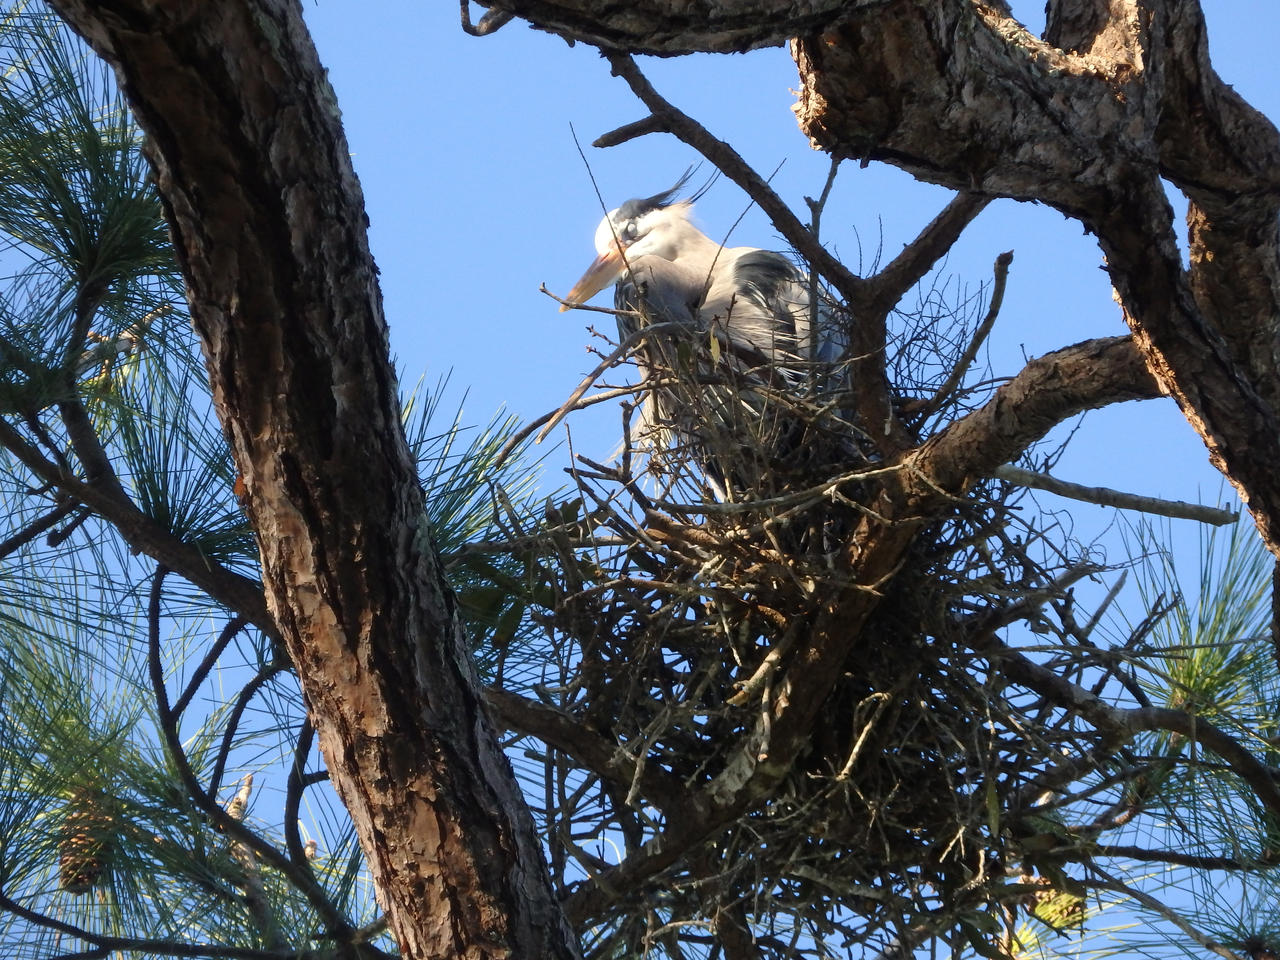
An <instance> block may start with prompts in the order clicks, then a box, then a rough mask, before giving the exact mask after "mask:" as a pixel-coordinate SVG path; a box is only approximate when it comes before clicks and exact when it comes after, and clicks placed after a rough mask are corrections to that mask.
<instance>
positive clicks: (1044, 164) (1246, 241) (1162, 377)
mask: <svg viewBox="0 0 1280 960" xmlns="http://www.w3.org/2000/svg"><path fill="white" fill-rule="evenodd" d="M1047 35H1048V36H1049V37H1051V38H1052V39H1053V40H1054V41H1055V42H1056V43H1058V44H1061V47H1058V46H1054V45H1052V44H1050V43H1048V42H1044V41H1040V40H1037V39H1036V38H1034V37H1032V36H1031V35H1030V34H1028V33H1027V32H1026V31H1025V30H1023V29H1022V27H1021V26H1020V25H1019V24H1017V23H1016V21H1013V20H1012V19H1009V18H1008V17H1005V16H1003V15H1002V14H1000V13H998V12H996V11H994V10H992V9H991V8H990V7H987V6H984V5H982V4H980V3H976V2H974V0H946V2H941V3H938V2H933V0H898V2H894V3H889V4H883V5H878V6H875V7H872V6H867V5H863V6H860V7H858V8H857V9H855V10H853V11H851V12H850V14H849V16H848V17H846V18H845V19H844V20H843V21H842V22H841V23H839V24H838V25H835V26H833V27H831V28H830V29H828V30H827V31H825V32H824V33H822V34H821V35H817V36H813V35H811V36H806V37H801V38H800V39H797V40H796V41H795V42H794V45H793V52H794V54H795V57H796V62H797V64H798V65H799V67H800V74H801V80H802V84H803V87H802V91H801V96H800V102H799V104H798V106H797V114H798V116H799V118H800V123H801V127H802V128H803V129H804V130H805V132H806V133H808V134H809V136H810V137H811V138H812V140H813V142H814V145H815V146H818V147H820V148H821V149H824V150H827V151H828V152H830V153H832V154H833V155H834V156H837V157H857V158H859V159H877V160H885V161H887V162H890V163H893V164H895V165H897V166H900V167H902V168H904V169H906V170H908V171H909V172H911V173H912V174H913V175H915V176H916V177H918V178H920V179H923V180H929V181H932V182H934V183H940V184H944V185H946V186H950V187H954V188H956V189H968V190H977V191H980V192H984V193H990V194H994V195H998V196H1007V197H1014V198H1016V199H1020V200H1038V201H1041V202H1044V203H1049V204H1052V205H1053V206H1055V207H1057V208H1058V209H1059V210H1062V211H1063V212H1064V213H1066V214H1068V215H1069V216H1072V217H1075V218H1077V219H1079V220H1080V221H1081V222H1082V223H1083V224H1084V225H1085V226H1086V227H1087V228H1088V229H1089V230H1090V231H1092V232H1093V233H1095V234H1096V235H1097V237H1098V242H1099V245H1100V246H1101V247H1102V249H1103V251H1104V253H1105V254H1106V257H1107V269H1108V271H1109V273H1110V276H1111V280H1112V284H1113V285H1114V287H1115V290H1116V293H1117V297H1118V299H1119V301H1120V304H1121V307H1122V309H1123V312H1124V317H1125V320H1126V322H1127V323H1128V324H1129V327H1130V329H1131V330H1132V331H1133V334H1134V339H1135V342H1136V343H1137V344H1138V346H1139V348H1140V349H1141V350H1142V352H1143V355H1144V357H1145V358H1146V361H1147V364H1148V366H1149V367H1150V368H1151V370H1152V372H1153V373H1154V374H1155V376H1156V377H1157V378H1158V380H1159V381H1160V383H1161V385H1162V386H1163V387H1164V389H1165V390H1166V391H1167V392H1168V393H1169V394H1170V395H1172V396H1173V397H1174V399H1175V400H1177V402H1178V404H1179V406H1180V407H1181V408H1182V411H1183V413H1184V415H1185V416H1186V417H1187V419H1188V421H1189V422H1190V423H1191V425H1192V426H1193V427H1194V428H1195V429H1196V431H1197V432H1198V433H1199V434H1200V436H1201V438H1202V439H1203V440H1204V442H1205V445H1206V446H1207V447H1208V448H1209V454H1210V458H1211V459H1212V460H1213V462H1214V463H1215V465H1217V466H1218V467H1219V469H1221V470H1222V471H1223V473H1225V474H1226V475H1227V477H1228V478H1229V479H1230V480H1231V482H1232V483H1233V484H1234V485H1235V486H1236V488H1237V489H1238V490H1239V491H1240V493H1241V496H1242V497H1243V498H1244V499H1245V502H1246V503H1248V504H1249V506H1250V509H1251V510H1252V511H1253V514H1254V517H1255V519H1256V520H1257V522H1258V527H1259V530H1260V531H1261V533H1262V536H1263V539H1264V540H1265V541H1266V542H1267V544H1268V546H1269V547H1270V548H1271V549H1272V551H1273V552H1280V479H1278V477H1277V473H1276V470H1275V464H1277V463H1280V366H1278V364H1277V339H1276V338H1277V333H1278V332H1280V331H1278V329H1277V326H1278V320H1280V306H1278V305H1280V228H1278V227H1277V214H1278V213H1280V134H1278V133H1277V131H1276V129H1275V127H1274V126H1273V125H1272V124H1271V123H1270V122H1269V121H1267V120H1266V118H1265V117H1263V116H1262V115H1261V114H1259V113H1258V112H1257V111H1255V110H1253V109H1252V108H1251V107H1249V105H1248V104H1246V103H1245V102H1244V101H1243V100H1242V99H1241V98H1240V97H1239V96H1238V95H1237V94H1236V93H1235V92H1234V91H1232V90H1231V89H1230V88H1229V87H1228V86H1227V85H1226V84H1224V83H1223V82H1222V81H1221V79H1219V78H1218V76H1217V74H1216V73H1215V72H1214V71H1213V68H1212V65H1211V64H1210V62H1209V55H1208V45H1207V41H1206V39H1205V29H1204V20H1203V16H1202V14H1201V12H1200V8H1199V5H1198V4H1197V3H1194V2H1174V0H1169V2H1162V0H1124V2H1114V3H1110V4H1101V3H1086V2H1082V0H1072V2H1066V0H1063V2H1058V3H1051V4H1050V18H1049V30H1048V31H1047ZM1162 178H1165V179H1167V180H1170V181H1172V182H1173V183H1174V184H1175V185H1176V186H1178V187H1179V188H1180V189H1182V190H1183V191H1184V192H1185V193H1186V194H1187V196H1188V198H1189V199H1190V200H1191V211H1190V214H1189V227H1190V236H1191V249H1190V267H1189V269H1187V268H1184V267H1183V265H1182V255H1181V251H1180V250H1179V249H1178V244H1177V240H1176V234H1175V232H1174V227H1173V222H1172V221H1173V215H1172V210H1171V208H1170V207H1169V204H1168V201H1167V199H1166V198H1165V194H1164V189H1163V184H1162Z"/></svg>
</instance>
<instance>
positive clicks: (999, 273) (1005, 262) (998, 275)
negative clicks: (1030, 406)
mask: <svg viewBox="0 0 1280 960" xmlns="http://www.w3.org/2000/svg"><path fill="white" fill-rule="evenodd" d="M1011 263H1013V251H1012V250H1009V251H1006V252H1004V253H1002V254H1000V256H998V257H996V264H995V271H994V272H995V279H994V281H993V283H992V286H991V302H990V303H989V304H988V305H987V315H986V316H985V317H983V318H982V322H981V323H980V324H978V329H977V330H975V331H974V334H973V339H971V340H970V341H969V345H968V346H967V347H965V349H964V353H962V354H961V355H960V359H958V360H957V361H956V363H955V365H954V366H953V367H952V368H951V373H950V374H948V375H947V379H946V381H945V382H944V383H943V384H942V386H941V387H939V388H938V391H937V393H935V394H934V395H933V396H932V397H930V398H929V399H928V400H927V401H925V402H924V403H923V404H921V405H920V406H919V407H914V405H913V404H910V403H909V404H905V405H904V406H903V408H902V412H903V413H904V414H909V415H913V416H918V417H919V418H920V419H921V420H923V419H925V418H926V417H928V416H930V415H932V414H934V413H936V412H937V411H938V410H939V409H941V407H942V405H943V404H944V403H946V402H947V399H948V398H949V397H950V396H951V395H952V394H953V393H954V392H955V390H956V388H957V387H959V386H960V382H961V381H962V380H964V375H965V374H966V373H968V372H969V367H970V366H971V365H972V364H973V361H974V360H975V359H976V358H977V356H978V351H979V350H980V349H981V348H982V344H983V343H984V342H985V341H986V339H987V336H988V335H989V334H990V333H991V328H992V327H994V326H995V323H996V317H997V316H999V314H1000V305H1001V304H1002V303H1003V302H1004V288H1005V283H1006V282H1007V281H1008V279H1009V265H1010V264H1011ZM913 407H914V408H913Z"/></svg>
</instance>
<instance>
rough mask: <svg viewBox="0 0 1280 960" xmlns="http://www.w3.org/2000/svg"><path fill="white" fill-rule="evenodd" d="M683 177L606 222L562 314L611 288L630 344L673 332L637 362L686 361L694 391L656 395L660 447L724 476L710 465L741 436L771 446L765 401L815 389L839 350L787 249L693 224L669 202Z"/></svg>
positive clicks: (774, 418) (652, 342) (678, 204)
mask: <svg viewBox="0 0 1280 960" xmlns="http://www.w3.org/2000/svg"><path fill="white" fill-rule="evenodd" d="M685 179H687V177H686V178H682V179H681V181H680V183H677V184H676V186H674V187H672V188H671V189H670V190H665V191H663V192H662V193H659V194H656V195H655V196H652V197H647V198H643V199H636V200H628V201H627V202H626V203H624V204H622V206H620V207H618V208H617V209H616V210H613V211H611V212H610V213H609V214H608V215H607V216H606V217H605V218H604V220H603V221H601V223H600V226H599V227H598V228H597V230H596V236H595V245H596V250H597V252H598V253H599V257H598V258H597V259H596V261H595V263H593V264H592V266H591V267H590V268H589V269H588V270H587V272H586V274H584V275H583V277H582V279H581V280H579V281H578V283H577V284H576V285H575V286H574V288H573V289H572V290H571V291H570V292H569V294H568V296H567V298H566V299H567V300H568V301H569V304H567V305H566V306H565V307H562V309H567V308H568V306H570V305H576V304H578V303H581V302H584V301H585V300H587V299H589V298H590V297H591V296H593V295H594V294H595V293H596V292H598V291H599V290H601V289H603V288H604V287H605V286H607V285H608V284H610V283H614V282H616V284H617V285H616V288H615V294H614V303H615V306H616V307H617V308H618V310H619V314H618V333H619V336H620V337H621V338H622V339H623V340H626V338H628V337H632V336H634V335H635V334H636V333H637V332H638V331H639V330H641V329H643V328H645V327H646V326H650V325H653V324H674V325H676V326H675V329H674V330H673V329H671V328H668V329H667V331H666V332H665V333H663V334H661V335H660V334H657V333H655V334H653V335H651V336H648V337H645V338H643V340H642V341H641V342H640V344H639V346H638V348H637V350H636V357H637V360H638V362H639V364H640V367H641V370H642V372H643V373H644V375H645V376H646V378H652V377H654V376H655V375H661V374H666V375H670V374H671V373H672V372H676V371H681V367H682V364H681V359H680V358H681V357H684V358H685V362H684V363H683V371H682V372H683V373H686V374H687V373H693V374H694V378H693V379H694V383H693V385H692V388H684V389H672V388H670V387H663V388H657V389H654V390H653V391H651V398H650V399H651V402H650V405H649V411H648V421H649V423H650V425H651V426H652V427H654V428H656V429H657V430H658V431H660V433H661V436H660V437H659V438H658V443H659V445H660V446H664V447H667V448H670V447H671V446H673V441H683V444H684V445H691V446H692V447H693V450H692V451H691V452H692V455H693V456H694V457H695V458H696V459H697V460H699V461H701V463H702V465H703V467H704V468H706V469H708V470H709V471H710V472H711V473H714V474H720V475H721V476H723V475H724V474H725V471H724V470H723V469H717V468H715V466H714V465H713V463H712V462H711V461H713V460H716V459H722V458H723V456H724V455H726V454H730V453H732V448H733V447H734V446H735V445H739V446H740V445H742V444H743V443H745V442H747V441H749V440H751V439H752V438H751V437H745V436H742V435H741V434H742V432H743V431H744V430H745V431H748V432H750V433H752V434H754V439H755V440H756V441H757V443H756V446H764V447H765V448H767V447H768V446H769V445H775V446H776V441H777V438H778V432H779V431H778V423H779V417H778V414H777V411H776V410H775V411H769V410H768V409H767V408H768V405H767V404H766V403H764V402H763V401H762V397H763V396H767V395H769V393H770V391H774V395H775V396H776V395H777V391H786V392H788V393H793V394H798V393H801V392H804V391H806V390H810V389H811V388H812V387H813V386H814V385H815V384H816V383H818V382H819V381H820V380H822V379H823V378H824V376H825V374H822V373H819V372H817V371H820V370H825V371H826V373H828V374H829V372H830V365H831V364H832V363H833V362H834V361H835V360H836V359H837V355H838V352H839V351H838V345H837V342H836V338H835V337H833V336H832V335H831V334H832V330H831V329H829V327H830V326H831V324H830V320H829V313H828V311H827V310H826V309H825V304H822V303H820V304H819V307H820V309H819V310H818V311H814V310H813V309H812V308H811V305H810V290H809V280H808V277H807V276H806V275H805V274H804V272H803V271H801V270H800V269H798V268H797V267H796V266H795V264H793V263H792V262H791V260H790V259H789V258H788V257H786V256H785V255H783V254H781V253H775V252H772V251H768V250H762V249H759V248H756V247H724V246H721V245H720V244H719V243H716V242H715V241H714V240H712V239H711V238H710V237H708V236H707V235H706V234H704V233H703V232H702V231H701V230H699V229H698V228H697V227H695V226H694V225H693V224H692V223H691V222H690V220H689V215H690V212H691V210H692V203H691V202H689V201H679V200H675V199H674V198H675V196H676V194H677V193H678V191H679V190H680V188H681V187H682V186H683V184H684V182H685ZM681 344H684V345H685V346H684V347H682V346H681ZM690 357H696V362H695V363H693V365H692V367H690V363H689V362H688V361H689V358H690ZM733 472H735V473H737V472H739V471H737V470H735V471H733Z"/></svg>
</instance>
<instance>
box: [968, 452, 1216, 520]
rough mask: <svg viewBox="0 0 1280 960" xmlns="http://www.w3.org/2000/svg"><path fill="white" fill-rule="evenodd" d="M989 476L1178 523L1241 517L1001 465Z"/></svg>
mask: <svg viewBox="0 0 1280 960" xmlns="http://www.w3.org/2000/svg"><path fill="white" fill-rule="evenodd" d="M992 476H994V477H996V478H997V479H999V480H1005V481H1008V482H1009V483H1014V484H1017V485H1019V486H1023V487H1033V488H1034V489H1036V490H1044V491H1046V492H1048V493H1053V494H1057V495H1058V496H1060V497H1067V498H1068V499H1071V500H1081V501H1083V502H1084V503H1096V504H1098V505H1100V506H1103V507H1116V508H1118V509H1120V510H1136V511H1138V512H1140V513H1150V514H1154V515H1155V516H1158V517H1172V518H1174V519H1177V520H1196V521H1198V522H1200V523H1210V524H1213V525H1214V526H1226V525H1227V524H1231V523H1235V522H1236V520H1238V519H1239V517H1240V515H1239V514H1238V513H1236V512H1235V511H1234V510H1223V509H1221V508H1220V507H1207V506H1205V505H1203V504H1199V503H1187V502H1185V501H1182V500H1162V499H1160V498H1159V497H1144V496H1142V495H1141V494H1136V493H1123V492H1121V491H1119V490H1110V489H1108V488H1107V487H1087V486H1084V485H1083V484H1079V483H1069V482H1068V481H1066V480H1059V479H1057V478H1056V477H1051V476H1049V475H1048V474H1047V473H1035V472H1034V471H1031V470H1024V469H1023V468H1022V467H1015V466H1013V465H1012V464H1008V463H1006V464H1004V465H1002V466H1000V467H998V468H996V470H995V472H994V473H993V474H992Z"/></svg>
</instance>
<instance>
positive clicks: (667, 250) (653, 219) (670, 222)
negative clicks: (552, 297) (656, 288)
mask: <svg viewBox="0 0 1280 960" xmlns="http://www.w3.org/2000/svg"><path fill="white" fill-rule="evenodd" d="M691 173H692V171H686V172H685V174H684V176H682V177H681V178H680V179H679V180H678V181H676V184H675V186H673V187H671V189H669V190H664V191H662V192H661V193H657V194H654V195H653V196H652V197H644V198H642V199H635V200H628V201H627V202H626V203H624V204H623V205H622V206H620V207H618V208H617V209H616V210H610V211H609V213H608V215H606V216H605V218H604V219H603V220H601V221H600V226H598V227H596V236H595V245H596V253H597V254H598V256H597V257H596V259H595V262H593V263H592V264H591V266H589V267H588V268H587V272H586V273H584V274H583V275H582V277H581V279H579V280H578V282H577V283H575V284H574V285H573V289H572V290H570V291H569V293H568V295H567V296H566V297H565V299H566V300H567V301H569V302H568V303H565V304H562V305H561V307H560V312H561V313H563V312H564V311H565V310H568V309H570V308H571V307H574V306H577V305H578V304H581V303H586V302H587V301H588V300H590V299H591V298H592V297H594V296H595V295H596V294H597V293H599V292H600V291H601V290H603V289H604V288H605V287H607V286H609V284H611V283H614V282H615V281H617V280H618V278H619V277H621V276H622V275H623V273H624V272H625V271H626V269H627V261H628V260H629V259H635V258H638V257H645V256H658V257H662V258H664V259H667V260H671V259H674V252H675V240H676V236H677V229H678V226H679V224H682V223H684V224H687V223H688V220H689V211H690V209H692V202H691V201H688V200H686V201H677V200H675V199H674V198H675V196H676V195H677V194H678V193H679V192H680V190H681V188H683V187H684V185H685V184H686V183H687V182H688V180H689V176H690V174H691Z"/></svg>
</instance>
